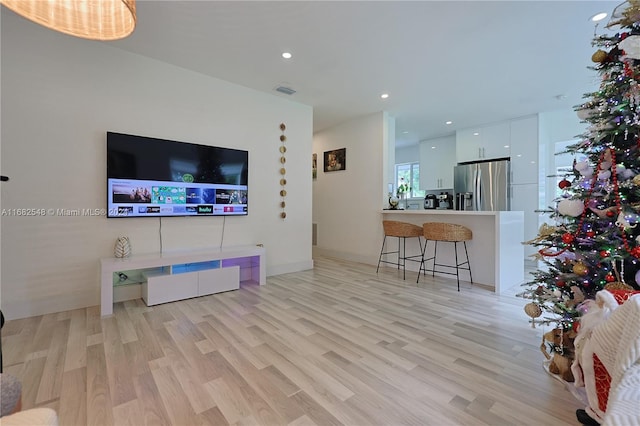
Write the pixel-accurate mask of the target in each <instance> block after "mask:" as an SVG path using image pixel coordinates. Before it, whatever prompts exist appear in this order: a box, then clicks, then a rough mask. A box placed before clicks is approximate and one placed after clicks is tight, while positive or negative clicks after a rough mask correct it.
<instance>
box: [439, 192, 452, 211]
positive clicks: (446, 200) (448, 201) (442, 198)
mask: <svg viewBox="0 0 640 426" xmlns="http://www.w3.org/2000/svg"><path fill="white" fill-rule="evenodd" d="M437 198H438V209H440V210H446V209H452V208H453V196H452V195H451V194H449V193H448V192H441V193H440V195H438V196H437Z"/></svg>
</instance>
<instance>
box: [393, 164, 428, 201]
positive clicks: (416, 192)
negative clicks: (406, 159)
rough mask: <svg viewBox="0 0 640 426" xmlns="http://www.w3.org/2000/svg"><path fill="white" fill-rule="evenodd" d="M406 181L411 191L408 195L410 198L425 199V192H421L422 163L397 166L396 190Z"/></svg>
mask: <svg viewBox="0 0 640 426" xmlns="http://www.w3.org/2000/svg"><path fill="white" fill-rule="evenodd" d="M402 179H404V181H405V182H409V186H410V187H411V191H410V192H409V194H408V195H407V196H408V197H409V198H424V195H425V194H424V191H423V190H420V189H419V188H420V163H418V162H415V163H404V164H396V182H395V188H396V189H397V188H398V185H399V184H400V182H402Z"/></svg>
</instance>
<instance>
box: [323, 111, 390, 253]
mask: <svg viewBox="0 0 640 426" xmlns="http://www.w3.org/2000/svg"><path fill="white" fill-rule="evenodd" d="M393 123H394V121H393V119H392V118H389V117H388V116H387V114H386V113H384V112H379V113H375V114H371V115H367V116H365V117H361V118H358V119H354V120H351V121H349V122H347V123H344V124H342V125H340V126H336V127H333V128H331V129H328V130H325V131H322V132H318V133H316V134H315V135H314V137H313V152H316V153H318V179H317V180H316V181H315V182H314V185H313V222H314V223H316V224H317V232H318V234H317V235H318V244H317V247H315V248H314V252H315V253H318V254H320V253H322V254H325V255H329V256H336V257H341V258H345V259H350V260H355V261H358V262H364V263H369V264H376V263H377V261H378V255H379V253H380V244H381V242H382V215H381V214H380V211H381V210H382V208H383V206H384V203H386V200H387V198H388V196H387V182H386V181H385V178H388V176H386V177H385V176H384V175H385V173H384V170H388V168H387V167H388V164H386V163H384V161H387V160H388V159H389V158H388V156H389V155H390V154H389V149H388V145H389V143H390V141H389V140H388V139H389V137H390V136H389V126H393ZM339 148H346V149H347V151H346V153H347V161H346V170H343V171H338V172H329V173H324V172H323V153H324V152H325V151H329V150H333V149H339ZM385 153H386V154H385ZM387 174H388V172H387Z"/></svg>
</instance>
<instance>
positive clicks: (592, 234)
mask: <svg viewBox="0 0 640 426" xmlns="http://www.w3.org/2000/svg"><path fill="white" fill-rule="evenodd" d="M586 235H587V237H589V238H593V237H595V236H596V233H595V232H594V231H587V232H586Z"/></svg>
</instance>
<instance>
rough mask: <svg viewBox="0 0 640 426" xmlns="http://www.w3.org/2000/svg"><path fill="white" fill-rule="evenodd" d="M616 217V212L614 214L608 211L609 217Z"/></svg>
mask: <svg viewBox="0 0 640 426" xmlns="http://www.w3.org/2000/svg"><path fill="white" fill-rule="evenodd" d="M615 215H616V212H614V211H613V210H608V211H607V217H614V216H615Z"/></svg>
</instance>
